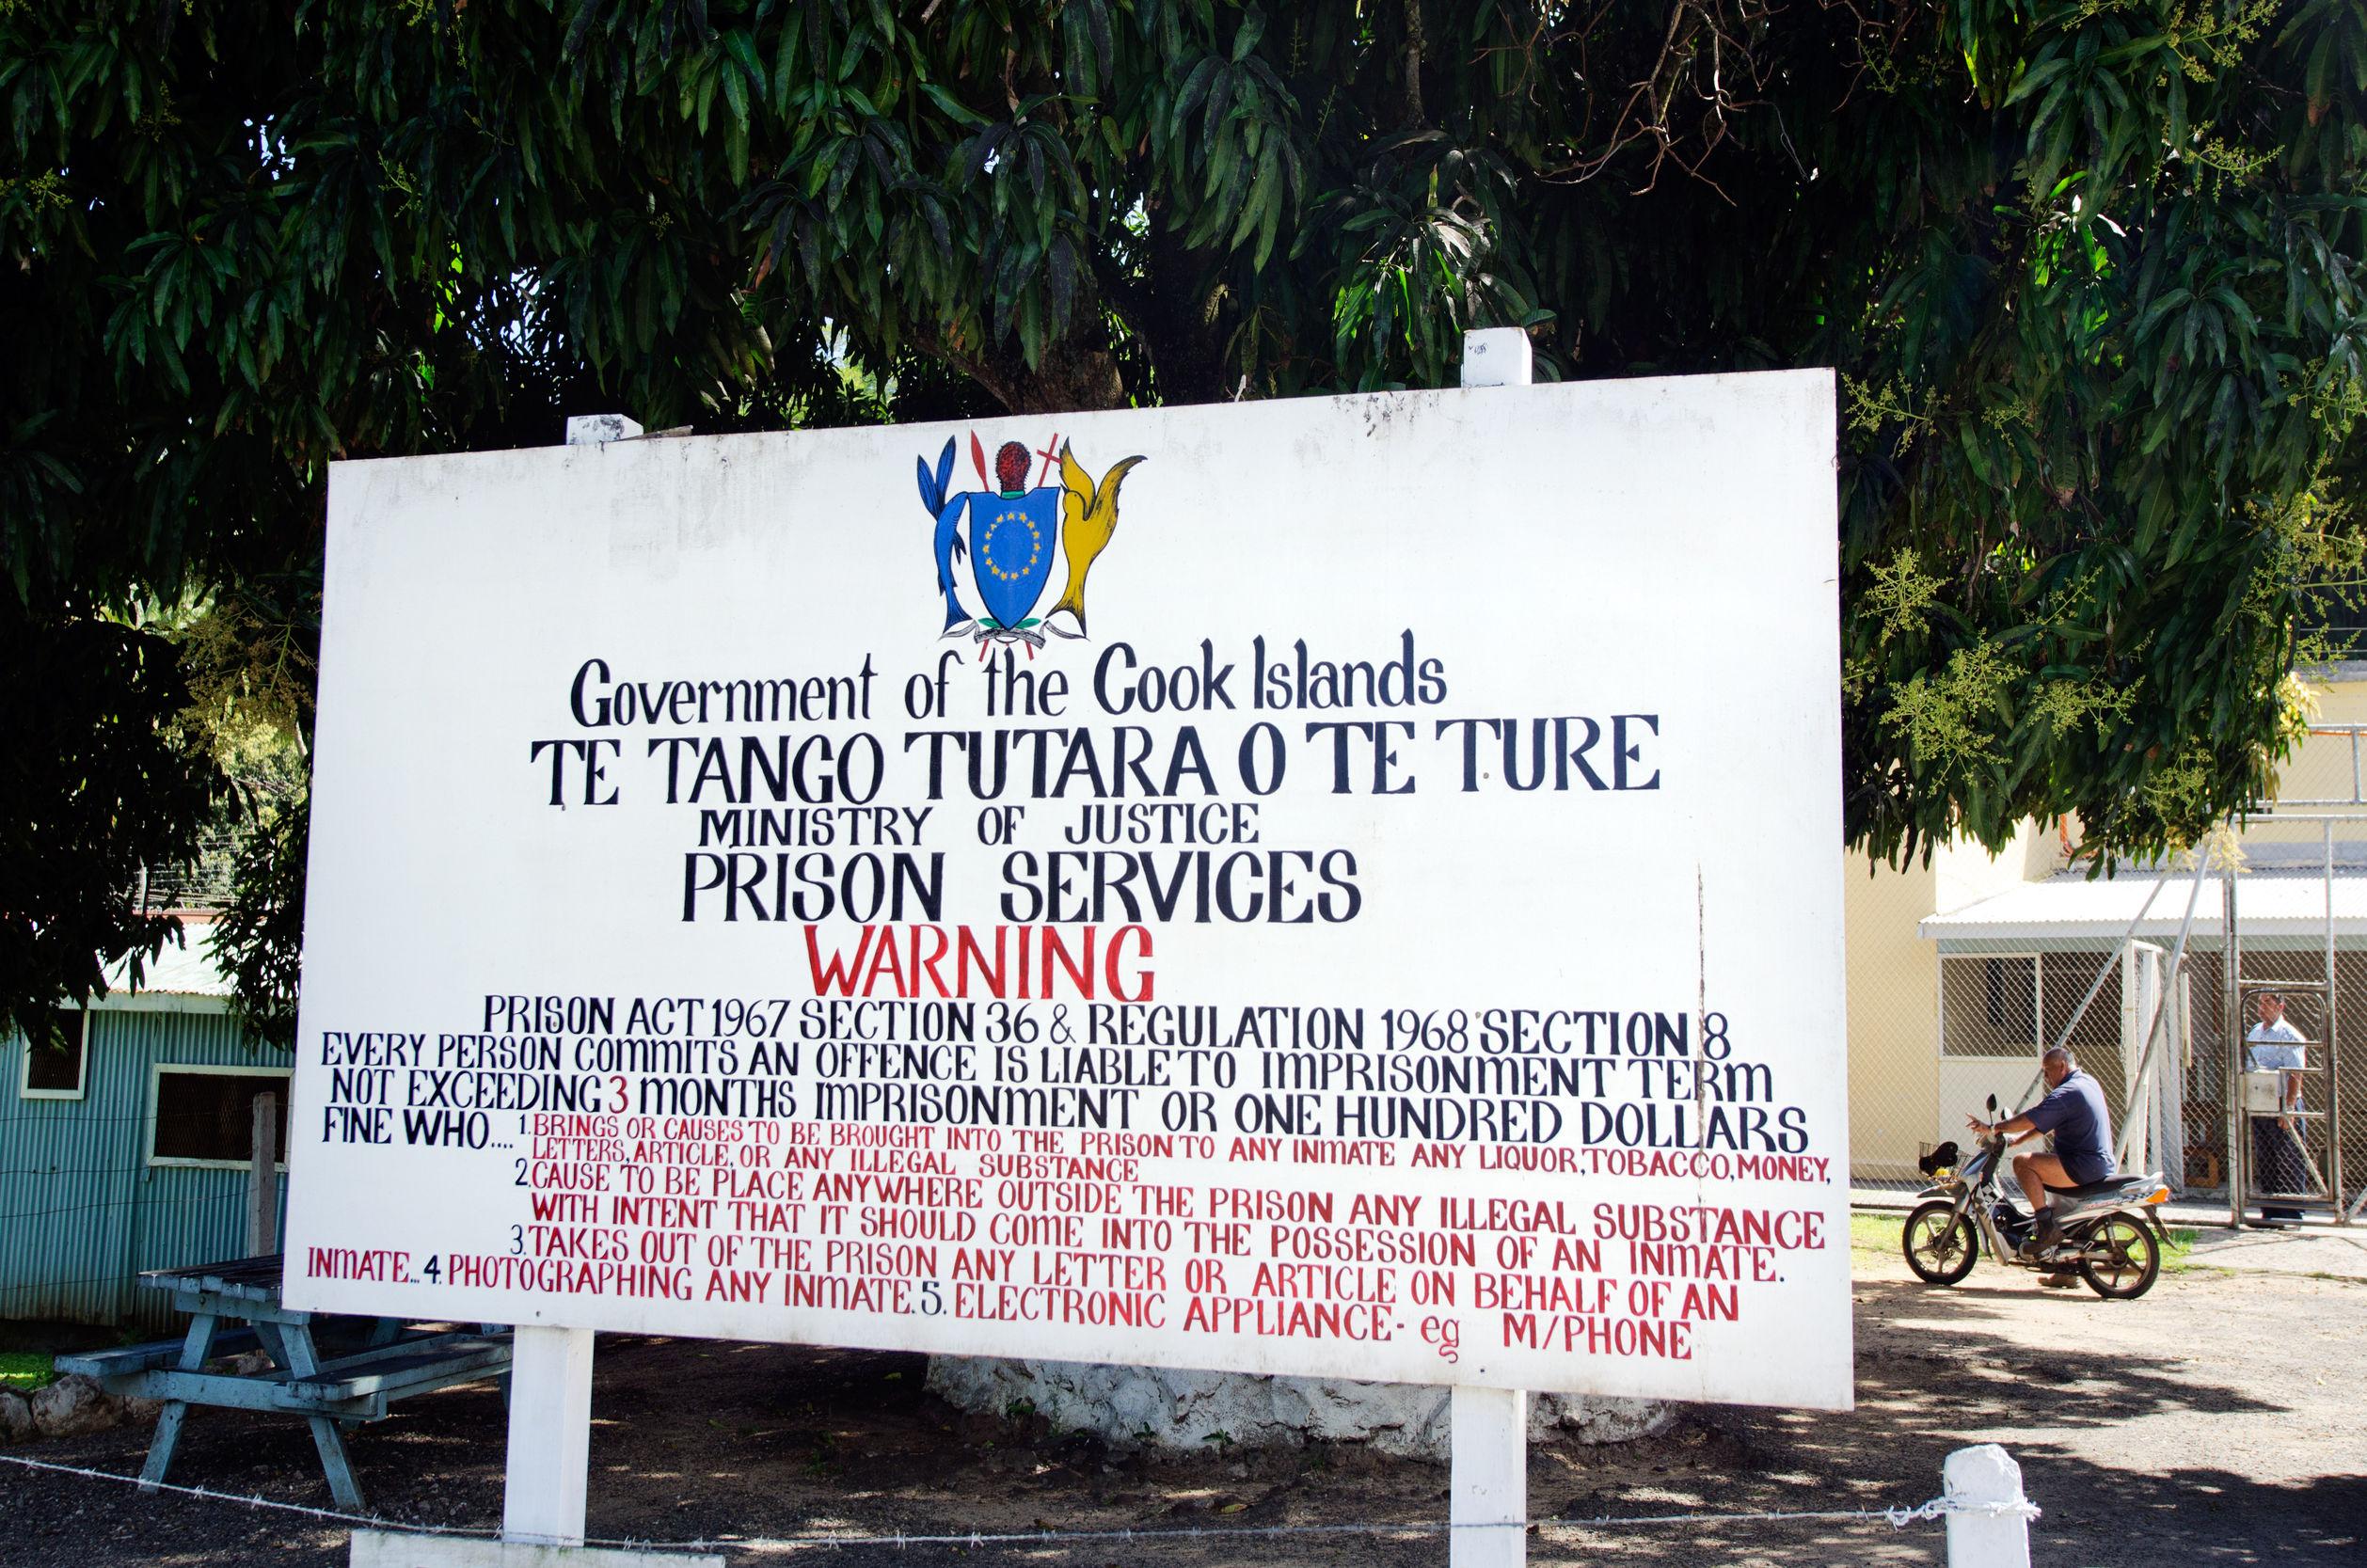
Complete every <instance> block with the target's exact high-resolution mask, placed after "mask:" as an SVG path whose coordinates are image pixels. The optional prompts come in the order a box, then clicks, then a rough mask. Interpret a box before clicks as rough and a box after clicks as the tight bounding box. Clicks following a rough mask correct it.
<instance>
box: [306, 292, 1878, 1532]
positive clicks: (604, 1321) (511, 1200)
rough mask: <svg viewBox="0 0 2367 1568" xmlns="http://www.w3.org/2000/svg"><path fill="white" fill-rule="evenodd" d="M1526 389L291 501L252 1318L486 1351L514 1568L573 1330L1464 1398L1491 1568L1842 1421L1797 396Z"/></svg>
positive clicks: (1495, 358)
mask: <svg viewBox="0 0 2367 1568" xmlns="http://www.w3.org/2000/svg"><path fill="white" fill-rule="evenodd" d="M1526 346H1527V345H1526V342H1525V340H1523V339H1521V337H1520V335H1519V334H1517V333H1510V334H1501V335H1499V334H1475V335H1474V336H1473V338H1472V340H1471V341H1469V344H1468V345H1467V371H1466V380H1467V382H1469V383H1470V384H1471V385H1470V386H1469V387H1467V388H1465V389H1462V390H1455V391H1439V392H1410V393H1387V394H1377V395H1373V396H1364V397H1353V398H1336V399H1304V400H1296V401H1290V402H1278V403H1268V404H1227V405H1219V406H1215V407H1206V408H1180V409H1162V410H1141V411H1129V412H1119V413H1104V414H1084V415H1071V416H1063V417H1060V418H1058V419H1030V420H995V421H991V422H988V423H983V424H980V425H978V426H977V427H967V426H957V427H935V428H930V427H891V428H871V429H861V430H846V431H829V432H812V433H799V434H791V435H782V436H731V437H708V438H689V439H668V440H663V441H658V440H639V441H634V440H610V441H608V442H607V443H606V444H591V445H579V446H574V447H568V448H558V449H546V450H543V451H519V452H500V453H480V454H469V455H456V456H452V457H442V458H416V459H402V460H392V461H384V462H373V463H355V464H342V465H339V466H338V467H336V468H335V470H334V471H333V476H332V480H331V490H330V509H329V567H328V578H327V585H326V602H325V614H324V636H323V654H322V676H321V691H322V701H321V719H320V724H319V731H318V737H317V747H316V764H315V786H314V800H315V805H314V816H313V829H312V851H311V852H312V864H311V879H310V892H309V897H308V917H307V918H308V926H307V939H306V970H305V977H306V985H305V994H304V1003H303V1016H302V1019H301V1022H300V1029H299V1056H298V1069H297V1074H296V1079H295V1083H294V1108H293V1113H292V1117H291V1120H290V1124H289V1126H290V1131H289V1143H290V1146H291V1147H290V1151H289V1157H290V1162H291V1168H292V1172H293V1176H292V1180H291V1187H290V1200H289V1212H288V1221H287V1245H286V1251H287V1255H288V1272H287V1278H286V1286H285V1290H286V1294H287V1299H288V1301H289V1302H290V1304H291V1305H293V1306H297V1307H309V1308H312V1309H315V1310H329V1311H357V1312H372V1313H382V1312H383V1313H408V1314H413V1315H418V1316H426V1317H438V1318H447V1319H453V1320H459V1321H474V1322H501V1323H516V1324H518V1325H519V1338H518V1342H517V1362H516V1372H515V1378H516V1382H515V1386H514V1403H513V1428H512V1440H511V1491H510V1498H509V1505H508V1509H507V1512H506V1514H505V1529H506V1530H507V1531H508V1533H509V1534H510V1535H511V1536H512V1537H514V1538H516V1539H517V1540H521V1541H523V1540H532V1541H540V1542H561V1543H564V1542H571V1541H579V1540H580V1539H581V1538H582V1534H583V1488H584V1476H585V1451H584V1446H583V1437H584V1423H585V1420H586V1414H587V1412H588V1404H589V1380H590V1364H591V1340H590V1333H591V1331H594V1330H599V1329H608V1330H613V1331H624V1332H644V1333H662V1334H682V1335H704V1336H710V1337H715V1338H741V1339H770V1340H779V1341H789V1342H801V1343H825V1344H846V1345H861V1346H876V1347H881V1348H898V1349H908V1350H913V1351H920V1352H924V1353H928V1354H975V1355H1015V1356H1038V1357H1041V1356H1056V1357H1059V1358H1064V1359H1080V1360H1099V1361H1109V1362H1118V1363H1125V1364H1137V1365H1163V1366H1175V1367H1192V1368H1204V1369H1210V1370H1231V1371H1244V1372H1270V1373H1288V1374H1297V1375H1310V1376H1323V1377H1348V1378H1361V1379H1374V1380H1381V1381H1395V1382H1408V1383H1429V1384H1440V1383H1443V1384H1447V1385H1449V1386H1452V1387H1453V1388H1454V1396H1453V1406H1454V1409H1453V1421H1454V1442H1455V1452H1456V1475H1455V1483H1454V1518H1455V1520H1456V1522H1457V1523H1459V1524H1478V1525H1483V1526H1485V1525H1494V1524H1501V1525H1502V1526H1504V1527H1505V1528H1502V1529H1501V1530H1498V1529H1489V1528H1476V1529H1459V1530H1457V1531H1456V1532H1455V1537H1456V1539H1455V1547H1454V1556H1455V1559H1456V1560H1457V1561H1458V1562H1471V1563H1479V1562H1487V1563H1499V1562H1517V1561H1518V1560H1519V1554H1520V1551H1521V1535H1520V1531H1519V1529H1518V1528H1517V1526H1516V1525H1515V1523H1514V1522H1515V1521H1518V1520H1521V1519H1522V1518H1523V1517H1524V1515H1525V1483H1524V1481H1523V1479H1522V1472H1521V1455H1522V1449H1523V1442H1522V1422H1521V1412H1522V1410H1523V1408H1524V1402H1523V1399H1524V1397H1523V1395H1521V1394H1520V1393H1519V1392H1518V1390H1522V1389H1529V1390H1536V1391H1539V1392H1578V1393H1591V1394H1598V1395H1622V1396H1629V1397H1637V1398H1646V1399H1652V1398H1673V1399H1688V1400H1720V1401H1733V1402H1759V1403H1774V1404H1792V1405H1808V1406H1816V1407H1825V1408H1841V1407H1846V1406H1847V1404H1848V1402H1849V1400H1850V1369H1851V1346H1850V1325H1849V1294H1848V1247H1847V1219H1846V1215H1847V1193H1846V1172H1847V1168H1848V1151H1847V1147H1846V1117H1845V1114H1844V1107H1843V1076H1844V1064H1843V1056H1842V1028H1841V984H1840V979H1841V976H1840V886H1839V862H1838V858H1837V857H1836V856H1835V854H1834V852H1833V850H1834V846H1835V844H1836V843H1837V842H1838V833H1839V831H1840V791H1839V744H1840V742H1839V719H1838V712H1837V704H1836V692H1837V690H1838V681H1839V669H1838V630H1837V609H1836V586H1835V585H1836V579H1837V573H1836V566H1835V516H1834V492H1833V476H1832V452H1833V388H1832V381H1831V377H1830V375H1829V374H1827V373H1825V372H1786V373H1780V374H1769V375H1749V376H1717V377H1695V378H1684V379H1676V380H1660V381H1634V382H1624V383H1606V384H1594V385H1577V386H1558V387H1527V386H1523V385H1522V384H1524V383H1525V382H1526V381H1527V379H1528V369H1527V362H1526ZM1482 385H1486V386H1492V387H1519V388H1521V389H1519V390H1516V391H1496V390H1481V389H1474V388H1478V387H1480V386H1482ZM625 430H626V425H625V423H624V421H617V422H616V423H615V424H614V425H613V426H612V427H610V428H609V429H608V430H606V431H604V432H603V434H612V433H613V432H621V431H625ZM563 1434H564V1435H563Z"/></svg>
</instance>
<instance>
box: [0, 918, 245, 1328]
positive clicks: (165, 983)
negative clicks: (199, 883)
mask: <svg viewBox="0 0 2367 1568" xmlns="http://www.w3.org/2000/svg"><path fill="white" fill-rule="evenodd" d="M211 937H212V931H211V927H210V926H209V925H207V924H205V923H202V922H192V923H190V925H189V927H188V930H187V935H186V941H185V942H184V943H183V945H182V946H180V947H173V946H167V948H166V949H165V952H164V954H163V956H162V958H161V959H160V960H159V961H158V962H156V963H154V964H151V965H150V966H149V967H148V973H147V975H146V978H145V979H144V981H143V983H142V985H141V987H140V989H139V990H137V991H131V990H127V989H126V988H125V987H124V985H123V984H122V980H123V978H124V977H123V976H122V975H121V974H110V975H109V976H108V986H109V990H108V993H107V995H105V996H104V997H102V998H99V999H97V1000H96V1001H94V1002H92V1003H91V1004H90V1005H89V1006H87V1007H86V1008H85V1009H84V1010H83V1013H82V1016H81V1019H80V1021H79V1027H75V1026H74V1025H71V1024H70V1025H69V1031H68V1032H69V1036H70V1039H69V1043H68V1047H67V1049H65V1050H63V1051H56V1050H46V1049H45V1050H42V1051H40V1052H31V1051H28V1049H27V1047H26V1042H25V1040H24V1037H23V1036H21V1035H11V1036H8V1037H6V1038H5V1040H0V1318H14V1319H48V1320H61V1321H66V1322H72V1323H124V1324H135V1325H137V1326H139V1327H141V1328H144V1329H169V1328H173V1327H176V1326H178V1325H177V1323H176V1322H175V1320H174V1315H173V1313H172V1312H171V1310H170V1307H169V1298H168V1297H167V1295H166V1294H165V1293H164V1292H161V1291H145V1290H142V1289H140V1288H139V1286H138V1282H137V1276H138V1275H139V1274H140V1272H141V1271H142V1270H144V1269H166V1268H177V1267H181V1266H183V1265H185V1264H190V1263H205V1262H212V1261H214V1260H216V1259H225V1258H235V1257H237V1256H239V1255H240V1254H241V1253H243V1252H244V1251H245V1250H246V1182H247V1173H248V1170H249V1168H250V1164H251V1154H252V1150H251V1147H250V1145H249V1141H248V1140H249V1138H250V1136H251V1127H252V1107H251V1102H250V1101H251V1097H252V1096H253V1095H255V1094H257V1093H259V1092H262V1091H264V1090H269V1091H271V1092H273V1093H276V1094H277V1095H278V1103H279V1106H280V1114H281V1117H283V1119H284V1117H285V1115H286V1106H287V1102H288V1078H289V1070H290V1057H289V1053H287V1052H286V1051H284V1050H279V1049H278V1048H275V1047H271V1046H266V1045H263V1044H262V1043H260V1042H258V1041H256V1040H253V1039H251V1038H249V1037H247V1036H246V1035H245V1034H243V1033H242V1032H241V1031H240V1030H239V1028H238V1027H237V1025H236V1024H234V1023H233V1022H231V1020H230V983H229V981H228V980H227V979H226V978H225V977H224V975H223V974H222V973H221V971H220V969H219V967H218V966H217V965H216V964H215V963H214V956H213V946H212V940H211ZM279 1147H280V1148H281V1149H282V1150H284V1149H285V1148H287V1139H286V1136H285V1133H284V1131H283V1132H282V1135H281V1137H280V1139H279ZM279 1186H280V1192H279V1200H280V1203H281V1205H282V1206H283V1212H284V1205H285V1203H286V1200H287V1178H286V1175H285V1167H284V1165H283V1166H282V1174H281V1176H280V1179H279Z"/></svg>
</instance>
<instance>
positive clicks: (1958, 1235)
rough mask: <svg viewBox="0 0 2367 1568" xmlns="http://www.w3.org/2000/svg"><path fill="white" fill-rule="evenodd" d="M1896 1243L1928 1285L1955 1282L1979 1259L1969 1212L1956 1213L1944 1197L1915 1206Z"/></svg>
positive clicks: (1978, 1243) (1967, 1272)
mask: <svg viewBox="0 0 2367 1568" xmlns="http://www.w3.org/2000/svg"><path fill="white" fill-rule="evenodd" d="M1898 1245H1899V1250H1901V1251H1902V1252H1904V1253H1905V1254H1906V1255H1907V1267H1909V1268H1911V1269H1913V1270H1914V1272H1915V1277H1916V1278H1917V1279H1920V1280H1923V1281H1925V1282H1926V1283H1927V1284H1931V1285H1953V1284H1955V1283H1956V1282H1957V1281H1958V1280H1960V1279H1962V1278H1963V1277H1964V1276H1965V1275H1968V1274H1970V1273H1972V1272H1973V1264H1974V1263H1976V1262H1978V1260H1979V1259H1980V1240H1979V1237H1978V1234H1977V1233H1976V1232H1975V1231H1974V1229H1973V1219H1972V1216H1971V1215H1970V1214H1960V1213H1958V1212H1956V1205H1955V1204H1953V1203H1950V1202H1948V1201H1947V1200H1946V1199H1945V1198H1934V1199H1932V1200H1931V1201H1930V1202H1929V1203H1920V1204H1917V1205H1916V1206H1915V1208H1914V1212H1912V1213H1910V1214H1908V1216H1907V1223H1906V1225H1905V1226H1904V1227H1901V1229H1900V1230H1899V1232H1898Z"/></svg>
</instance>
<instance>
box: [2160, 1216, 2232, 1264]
mask: <svg viewBox="0 0 2367 1568" xmlns="http://www.w3.org/2000/svg"><path fill="white" fill-rule="evenodd" d="M2166 1228H2167V1227H2166ZM2194 1254H2195V1233H2194V1232H2193V1231H2192V1230H2190V1229H2187V1228H2186V1227H2183V1226H2182V1227H2178V1228H2175V1229H2171V1230H2170V1232H2169V1247H2168V1250H2167V1251H2165V1252H2164V1253H2163V1254H2162V1273H2164V1274H2225V1273H2227V1272H2228V1271H2227V1270H2225V1269H2222V1268H2221V1267H2219V1265H2218V1264H2216V1263H2198V1262H2196V1261H2195V1256H2194Z"/></svg>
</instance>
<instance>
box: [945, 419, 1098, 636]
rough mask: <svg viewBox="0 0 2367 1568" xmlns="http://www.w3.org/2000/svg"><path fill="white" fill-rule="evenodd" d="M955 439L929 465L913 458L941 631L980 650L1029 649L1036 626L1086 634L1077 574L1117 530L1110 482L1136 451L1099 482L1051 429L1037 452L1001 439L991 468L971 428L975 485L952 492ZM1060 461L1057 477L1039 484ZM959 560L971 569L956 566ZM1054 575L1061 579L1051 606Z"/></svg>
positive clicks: (1081, 577)
mask: <svg viewBox="0 0 2367 1568" xmlns="http://www.w3.org/2000/svg"><path fill="white" fill-rule="evenodd" d="M953 456H954V442H953V440H952V438H951V437H947V438H946V441H945V451H942V452H939V453H938V454H937V462H936V466H935V467H930V465H929V459H927V458H926V457H921V458H915V459H914V460H913V462H914V466H915V467H917V468H918V469H919V473H920V502H921V505H923V506H925V507H927V508H928V509H929V516H930V517H932V518H934V519H935V521H936V531H935V536H934V539H933V546H934V553H935V556H936V562H937V592H938V593H939V594H941V595H942V596H943V597H944V599H945V636H947V637H961V636H964V635H967V636H969V637H972V638H974V639H975V640H976V641H977V643H978V652H979V655H980V657H984V655H985V653H986V645H987V644H988V643H990V642H1024V643H1025V644H1027V646H1028V650H1029V653H1030V654H1031V656H1032V654H1033V652H1034V650H1035V649H1037V648H1041V647H1042V646H1043V645H1044V634H1045V633H1046V632H1050V633H1051V634H1053V635H1054V636H1056V637H1068V638H1077V637H1083V636H1084V635H1085V633H1086V626H1085V579H1086V577H1087V575H1088V573H1090V572H1091V571H1092V569H1093V562H1095V561H1096V560H1098V559H1099V558H1100V556H1101V553H1102V551H1103V550H1104V549H1106V548H1107V547H1108V546H1109V541H1110V536H1111V535H1112V534H1113V533H1115V532H1116V531H1117V530H1118V489H1119V486H1120V484H1121V483H1123V482H1124V480H1125V478H1126V475H1127V473H1128V472H1129V471H1130V470H1131V469H1132V468H1133V467H1135V465H1136V464H1137V463H1140V462H1141V461H1143V460H1142V459H1141V458H1139V457H1128V458H1124V459H1121V460H1120V462H1118V463H1117V464H1116V465H1114V466H1113V467H1111V468H1110V469H1109V471H1108V472H1107V473H1104V475H1102V477H1101V480H1100V482H1099V483H1096V482H1095V481H1094V480H1093V478H1092V476H1091V475H1089V474H1088V473H1087V472H1086V470H1085V468H1084V467H1083V465H1081V464H1079V463H1078V462H1077V460H1076V457H1075V455H1074V453H1072V451H1070V450H1069V447H1068V445H1067V443H1065V442H1063V441H1061V440H1060V439H1059V437H1058V436H1055V437H1053V440H1052V442H1051V443H1050V444H1048V445H1047V446H1046V447H1045V448H1044V450H1043V451H1041V452H1031V451H1028V449H1027V448H1026V447H1025V445H1024V444H1022V443H1020V442H1018V441H1006V442H1004V443H1003V445H1002V447H1001V449H1000V450H999V451H996V452H995V454H994V468H993V474H992V475H990V474H989V473H988V471H987V464H986V448H985V447H984V446H983V445H982V444H980V442H979V440H978V438H977V436H976V435H975V434H973V435H972V436H971V437H970V461H971V462H972V463H973V464H974V465H975V466H976V467H977V471H978V482H979V483H980V484H981V485H982V486H983V488H981V489H977V490H964V491H960V492H953V491H950V490H948V488H947V486H948V485H950V484H951V483H953ZM1038 456H1041V458H1042V459H1043V460H1044V467H1043V473H1042V474H1041V476H1040V480H1039V483H1037V484H1035V485H1033V486H1030V485H1029V484H1028V483H1027V469H1028V467H1029V460H1030V459H1031V458H1032V457H1038ZM1055 466H1057V467H1058V469H1059V483H1056V484H1055V483H1043V482H1044V481H1049V480H1050V479H1051V478H1052V477H1053V468H1054V467H1055ZM965 560H966V562H967V563H968V565H969V571H968V573H967V574H966V580H965V574H964V573H962V572H961V571H960V570H959V567H960V565H961V563H962V562H964V561H965ZM1055 582H1058V583H1060V584H1061V585H1062V586H1061V588H1060V592H1059V594H1058V595H1057V596H1056V597H1053V598H1052V600H1051V603H1050V604H1049V606H1047V605H1046V603H1045V600H1046V598H1047V596H1049V595H1050V594H1051V592H1052V588H1053V585H1054V583H1055Z"/></svg>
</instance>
